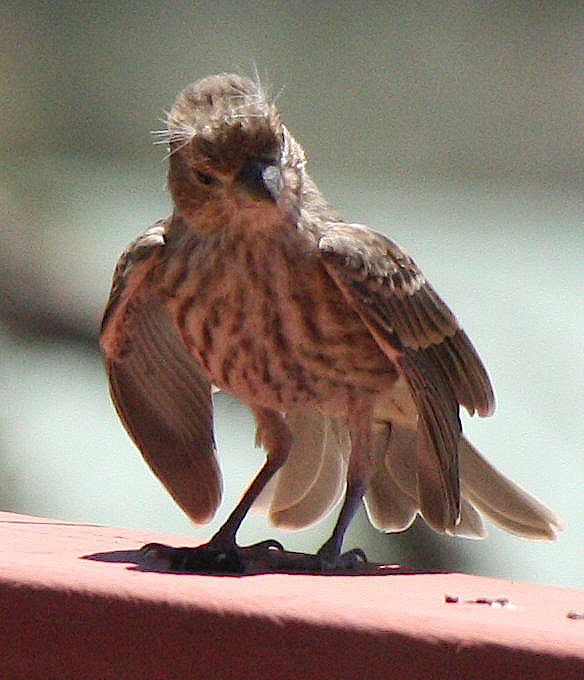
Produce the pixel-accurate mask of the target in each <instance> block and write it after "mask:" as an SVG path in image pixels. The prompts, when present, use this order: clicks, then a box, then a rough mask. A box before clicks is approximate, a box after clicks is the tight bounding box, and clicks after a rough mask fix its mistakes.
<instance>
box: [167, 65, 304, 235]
mask: <svg viewBox="0 0 584 680" xmlns="http://www.w3.org/2000/svg"><path fill="white" fill-rule="evenodd" d="M167 139H168V143H169V161H170V167H169V175H168V179H169V188H170V191H171V193H172V196H173V200H174V203H175V207H176V211H177V212H178V213H179V214H180V215H181V216H182V217H183V218H185V219H186V220H187V221H189V222H192V221H197V220H198V217H199V216H200V215H201V213H203V212H204V213H205V214H206V215H207V216H208V213H209V209H210V206H214V209H215V210H217V211H224V210H235V211H237V212H238V213H240V212H241V211H244V212H245V211H248V210H261V211H263V214H272V219H281V218H282V217H285V218H288V219H290V218H292V219H294V216H297V215H298V212H299V209H300V200H301V193H302V177H303V173H304V165H305V157H304V152H303V150H302V148H301V147H300V145H299V144H298V143H297V142H296V141H295V140H294V138H293V137H292V135H291V134H290V132H289V131H288V130H287V128H286V127H285V126H284V125H283V124H282V122H281V121H280V115H279V113H278V111H277V109H276V106H275V104H274V102H273V100H272V99H271V98H270V97H269V96H268V95H267V94H266V92H265V90H264V89H263V87H262V86H261V84H260V83H259V82H255V81H253V80H250V79H248V78H244V77H241V76H238V75H234V74H221V75H216V76H210V77H207V78H203V79H202V80H199V81H197V82H195V83H193V84H192V85H189V86H188V87H186V88H185V89H184V90H183V91H182V92H181V93H180V94H179V96H178V97H177V100H176V102H175V104H174V106H173V108H172V110H171V111H170V113H169V114H168V135H167ZM198 222H199V223H200V222H201V221H200V220H198ZM205 223H207V222H205ZM208 223H209V225H210V226H211V224H212V221H211V222H208ZM199 226H200V227H201V225H199ZM202 228H204V225H203V226H202Z"/></svg>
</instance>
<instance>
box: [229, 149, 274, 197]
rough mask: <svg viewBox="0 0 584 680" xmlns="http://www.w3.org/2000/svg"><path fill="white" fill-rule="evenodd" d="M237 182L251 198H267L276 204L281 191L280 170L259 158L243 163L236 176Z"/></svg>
mask: <svg viewBox="0 0 584 680" xmlns="http://www.w3.org/2000/svg"><path fill="white" fill-rule="evenodd" d="M237 182H238V183H239V184H240V185H242V186H244V187H245V188H246V190H247V191H248V192H249V193H250V194H251V195H252V196H254V197H257V198H268V199H271V200H272V201H274V202H275V203H277V202H278V199H279V198H280V192H281V191H282V175H281V173H280V168H279V167H278V166H277V165H275V164H274V163H272V162H270V161H265V160H262V159H259V158H250V159H248V160H247V161H246V162H245V164H244V166H243V168H242V169H241V171H240V173H239V174H238V175H237Z"/></svg>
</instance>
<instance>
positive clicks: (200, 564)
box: [142, 408, 292, 573]
mask: <svg viewBox="0 0 584 680" xmlns="http://www.w3.org/2000/svg"><path fill="white" fill-rule="evenodd" d="M254 413H255V417H256V423H257V430H256V444H257V445H258V446H259V445H262V446H263V447H264V448H265V450H266V462H265V463H264V465H263V466H262V468H261V469H260V471H259V472H258V474H257V475H256V476H255V478H254V480H253V481H252V483H251V484H250V485H249V487H248V488H247V490H246V492H245V493H244V494H243V496H242V498H241V500H240V501H239V503H238V504H237V506H236V507H235V509H234V510H233V512H232V513H231V514H230V515H229V517H228V518H227V520H226V521H225V522H224V524H223V525H222V526H221V528H220V529H219V530H218V531H217V533H215V535H214V536H213V537H212V538H211V540H210V541H209V542H208V543H205V544H204V545H202V546H199V547H197V548H169V547H168V546H163V545H160V544H156V543H151V544H149V545H147V546H144V548H143V549H142V550H143V551H144V552H147V553H148V554H152V553H154V555H155V557H156V558H163V559H165V560H169V561H170V568H171V569H173V570H176V571H187V572H195V573H200V572H203V573H209V572H210V573H242V572H244V571H245V569H246V563H249V562H253V561H258V560H261V558H262V555H265V554H266V553H267V552H268V551H271V550H273V549H277V550H280V551H281V550H283V548H282V546H281V545H280V544H279V543H278V542H277V541H274V540H267V541H262V542H261V543H257V544H255V545H251V546H245V547H240V546H238V545H237V543H236V534H237V531H238V529H239V527H240V526H241V523H242V522H243V520H244V518H245V516H246V514H247V513H248V511H249V509H250V508H251V506H252V505H253V504H254V502H255V500H256V499H257V497H258V496H259V495H260V493H261V492H262V490H263V489H264V487H265V486H266V484H267V483H268V482H269V481H270V479H271V478H272V477H273V476H274V474H275V473H276V472H277V471H278V470H279V469H280V468H281V467H282V465H283V464H284V462H285V461H286V458H287V457H288V453H289V451H290V448H291V446H292V435H291V434H290V429H289V428H288V426H287V425H286V422H285V420H284V418H283V417H282V416H281V415H280V414H279V413H277V412H276V411H272V410H270V409H260V408H257V409H255V410H254Z"/></svg>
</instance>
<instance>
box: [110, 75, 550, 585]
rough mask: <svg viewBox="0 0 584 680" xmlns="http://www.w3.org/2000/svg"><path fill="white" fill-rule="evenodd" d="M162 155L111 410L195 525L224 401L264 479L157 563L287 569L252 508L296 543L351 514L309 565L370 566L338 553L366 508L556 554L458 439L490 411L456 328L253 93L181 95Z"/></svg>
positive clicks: (114, 294) (224, 85)
mask: <svg viewBox="0 0 584 680" xmlns="http://www.w3.org/2000/svg"><path fill="white" fill-rule="evenodd" d="M167 139H168V143H169V147H170V153H169V173H168V185H169V188H170V192H171V195H172V199H173V202H174V210H173V213H172V215H171V216H170V217H167V218H166V219H164V220H160V221H159V222H156V223H155V224H154V225H153V226H151V227H149V228H148V229H146V231H144V232H142V233H141V234H140V235H139V236H138V237H137V238H136V239H135V240H134V241H133V242H132V243H131V244H130V246H129V247H128V249H127V250H126V252H125V253H124V254H123V255H122V257H121V259H120V261H119V263H118V265H117V268H116V271H115V274H114V281H113V286H112V290H111V294H110V299H109V302H108V305H107V308H106V311H105V314H104V318H103V326H102V333H101V346H102V348H103V352H104V354H105V361H106V366H107V372H108V376H109V381H110V388H111V394H112V397H113V401H114V404H115V406H116V409H117V411H118V413H119V415H120V418H121V420H122V422H123V424H124V426H125V427H126V429H127V431H128V432H129V434H130V435H131V437H132V438H133V440H134V442H135V443H136V445H137V446H138V448H139V449H140V451H141V452H142V454H143V456H144V458H145V459H146V461H147V462H148V464H149V465H150V467H151V468H152V470H153V471H154V473H155V474H156V475H157V476H158V477H159V479H160V480H161V481H162V482H163V484H164V485H165V486H166V488H167V489H168V491H169V492H170V493H171V494H172V496H173V497H174V499H175V500H176V502H177V503H178V504H179V505H180V506H181V507H182V508H183V510H184V511H185V512H186V513H187V514H188V515H189V517H191V518H192V520H193V521H195V522H206V521H208V520H209V519H210V518H211V517H212V516H213V515H214V513H215V511H216V509H217V507H218V505H219V502H220V499H221V486H222V484H221V474H220V471H219V468H218V464H217V460H216V457H215V447H214V438H213V405H212V398H211V388H212V386H213V385H214V386H216V387H218V388H220V389H222V390H226V391H228V392H230V393H231V394H232V395H234V396H235V397H237V398H238V399H240V400H241V401H242V402H244V403H245V404H247V405H248V406H249V408H250V409H251V410H252V412H253V414H254V416H255V419H256V423H257V434H256V440H257V443H258V444H260V445H262V446H263V448H264V449H265V451H266V462H265V464H264V465H263V467H262V468H261V470H260V471H259V473H258V475H257V476H256V477H255V479H254V480H253V481H252V482H251V485H250V486H249V488H248V489H247V491H246V492H245V494H244V495H243V497H242V499H241V501H240V503H239V504H238V505H237V507H236V508H235V509H234V511H233V512H232V514H231V515H230V516H229V518H228V519H227V521H226V522H225V524H224V525H223V526H222V527H221V529H220V530H219V531H218V532H217V533H216V534H215V536H213V538H212V539H211V540H210V541H209V543H207V544H206V545H205V546H202V547H199V548H182V549H181V548H177V549H172V548H164V547H163V546H158V547H157V551H158V553H157V554H159V553H160V551H162V553H163V554H164V555H168V556H169V559H170V561H171V564H172V566H173V567H174V568H177V569H178V568H180V569H186V570H193V571H211V572H213V571H235V572H237V571H244V570H245V569H246V568H248V567H249V565H250V564H251V563H255V562H257V561H258V560H260V561H261V560H262V559H266V560H269V559H270V556H272V557H273V556H274V555H276V556H277V558H278V560H279V561H278V562H277V564H278V565H279V568H282V569H290V568H292V567H291V565H292V564H293V557H294V556H293V555H292V556H291V557H290V560H289V561H287V560H286V555H291V554H287V553H285V552H283V549H282V548H281V546H280V545H279V544H278V543H276V542H275V541H265V542H263V543H261V544H257V545H255V546H247V547H240V546H238V545H237V543H236V533H237V530H238V528H239V526H240V524H241V522H242V520H243V518H244V516H245V514H246V513H247V511H248V510H249V509H250V507H251V506H252V505H253V504H254V503H256V501H258V497H260V494H261V499H260V501H261V502H262V504H263V505H264V506H266V507H267V510H268V512H269V517H270V520H271V521H272V523H273V524H274V525H276V526H283V527H290V528H299V527H304V526H308V525H309V524H312V523H314V522H317V521H318V520H320V519H321V518H322V517H324V516H325V515H327V514H328V513H329V512H330V511H331V510H332V509H333V508H334V507H335V506H336V505H337V504H338V503H339V501H341V499H342V505H341V509H340V513H339V516H338V520H337V523H336V526H335V528H334V531H333V533H332V536H331V537H330V539H329V540H328V541H326V543H325V544H324V545H323V546H322V548H321V549H320V550H319V552H318V553H317V555H316V556H310V557H308V556H306V560H307V561H305V562H303V563H302V564H307V565H309V566H310V568H313V567H314V568H319V569H320V568H328V567H338V566H342V565H346V564H348V563H351V561H353V560H356V559H357V560H358V559H364V555H363V554H362V552H361V551H359V550H353V551H350V552H349V553H345V554H342V552H341V548H342V541H343V535H344V533H345V530H346V528H347V526H348V525H349V523H350V521H351V518H352V517H353V515H354V513H355V511H356V509H357V507H358V506H359V504H360V502H361V499H364V501H365V505H366V508H367V512H368V514H369V518H370V520H371V522H372V523H373V524H374V526H376V527H378V528H379V529H382V530H384V531H399V530H402V529H405V528H406V527H408V526H409V525H410V524H411V523H412V521H413V520H414V518H415V516H416V514H417V513H419V514H420V515H421V516H422V517H423V518H424V520H425V521H426V522H427V523H428V524H429V525H430V526H431V527H432V528H433V529H435V530H436V531H439V532H445V533H448V534H455V535H461V536H474V537H480V536H483V535H484V533H485V531H484V528H483V522H482V519H481V515H485V516H487V517H488V518H489V519H491V520H492V521H494V522H495V523H497V524H499V525H500V526H501V527H503V528H504V529H506V530H508V531H510V532H512V533H515V534H519V535H521V536H526V537H529V538H540V539H549V538H553V537H554V535H555V532H556V530H558V529H559V528H560V521H559V519H558V518H557V517H556V516H555V515H554V514H553V513H552V512H551V511H550V510H549V509H547V508H546V507H545V506H544V505H542V504H541V503H540V502H539V501H537V500H536V499H535V498H533V496H531V495H529V494H528V493H527V492H525V491H523V490H522V489H520V488H519V487H518V486H516V485H515V484H514V483H513V482H511V481H509V480H508V479H506V478H505V477H504V476H503V475H502V474H501V473H499V472H498V471H496V470H495V469H494V468H493V467H492V466H491V465H490V464H489V463H488V462H487V461H486V460H484V459H483V458H482V457H481V456H480V454H479V453H478V452H477V451H476V450H475V449H474V448H473V447H472V445H471V444H470V443H469V442H468V441H467V440H466V439H465V438H464V436H463V435H462V430H461V424H460V420H459V408H460V406H461V405H462V406H464V407H465V408H466V409H467V410H468V411H469V413H471V414H473V413H475V412H477V413H478V414H479V415H481V416H486V415H490V414H491V413H492V412H493V410H494V407H495V400H494V396H493V391H492V388H491V383H490V381H489V378H488V376H487V373H486V371H485V368H484V367H483V364H482V363H481V360H480V359H479V357H478V355H477V353H476V351H475V349H474V348H473V346H472V344H471V343H470V341H469V339H468V337H467V336H466V334H465V333H464V331H463V330H462V329H461V328H460V326H459V324H458V322H457V320H456V318H455V316H454V315H453V314H452V312H451V311H450V309H449V308H448V307H447V306H446V305H445V303H444V302H443V301H442V300H441V298H440V297H439V296H438V295H437V294H436V292H435V291H434V289H433V288H432V287H431V286H430V284H429V283H428V281H427V280H426V278H425V277H424V275H423V274H422V272H421V271H420V269H419V268H418V267H417V266H416V264H415V263H414V261H413V260H412V259H411V258H410V257H409V255H408V254H407V253H406V252H405V251H404V250H402V249H401V248H400V247H399V246H398V245H396V244H395V243H393V242H392V241H390V240H389V239H387V238H386V237H384V236H382V235H380V234H377V233H376V232H374V231H372V230H371V229H368V228H367V227H365V226H362V225H360V224H353V223H348V222H346V221H345V220H344V219H343V218H342V217H341V216H340V215H339V214H338V213H337V212H336V211H335V210H334V209H333V208H332V207H331V206H329V205H328V204H327V203H326V201H325V200H324V198H323V197H322V195H321V193H320V191H319V190H318V188H317V187H316V185H315V184H314V182H313V181H312V180H311V178H310V176H309V175H308V173H307V171H306V160H305V156H304V151H303V150H302V147H301V146H300V145H299V144H298V142H297V141H296V140H295V139H294V137H292V135H291V134H290V132H289V131H288V129H287V128H286V126H285V125H284V124H283V123H282V122H281V120H280V116H279V113H278V111H277V109H276V107H275V105H274V103H273V101H272V100H271V99H270V98H269V96H268V95H267V94H266V92H265V91H264V89H263V88H262V86H261V85H260V84H259V83H258V82H254V81H252V80H249V79H247V78H243V77H240V76H237V75H231V74H222V75H217V76H211V77H208V78H204V79H202V80H200V81H198V82H196V83H194V84H193V85H190V86H189V87H187V88H186V89H185V90H184V91H183V92H182V93H181V94H180V95H179V96H178V98H177V100H176V102H175V104H174V107H173V108H172V110H171V112H170V114H169V115H168V133H167ZM268 483H269V484H268ZM262 491H263V493H262ZM256 505H258V503H256ZM272 563H273V562H272ZM295 564H301V562H296V563H295Z"/></svg>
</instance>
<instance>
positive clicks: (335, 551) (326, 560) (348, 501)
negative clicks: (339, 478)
mask: <svg viewBox="0 0 584 680" xmlns="http://www.w3.org/2000/svg"><path fill="white" fill-rule="evenodd" d="M364 492H365V485H364V484H363V483H362V482H361V481H359V480H357V481H353V482H351V481H348V482H347V490H346V492H345V500H344V501H343V505H342V507H341V512H340V513H339V517H338V519H337V523H336V524H335V528H334V529H333V533H332V534H331V536H330V538H329V539H328V540H327V541H325V543H323V545H322V546H321V548H320V550H319V551H318V553H317V554H318V556H319V557H320V558H321V559H322V560H323V567H325V568H326V567H327V566H330V567H336V566H350V564H352V563H353V562H355V561H356V560H359V561H361V562H366V561H367V558H366V557H365V553H364V552H363V551H362V550H361V549H360V548H355V549H354V550H350V551H349V552H348V553H344V554H343V555H341V548H342V546H343V538H344V536H345V531H346V530H347V527H348V526H349V524H350V523H351V520H352V519H353V517H354V515H355V513H356V512H357V508H358V507H359V504H360V503H361V499H362V498H363V494H364Z"/></svg>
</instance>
